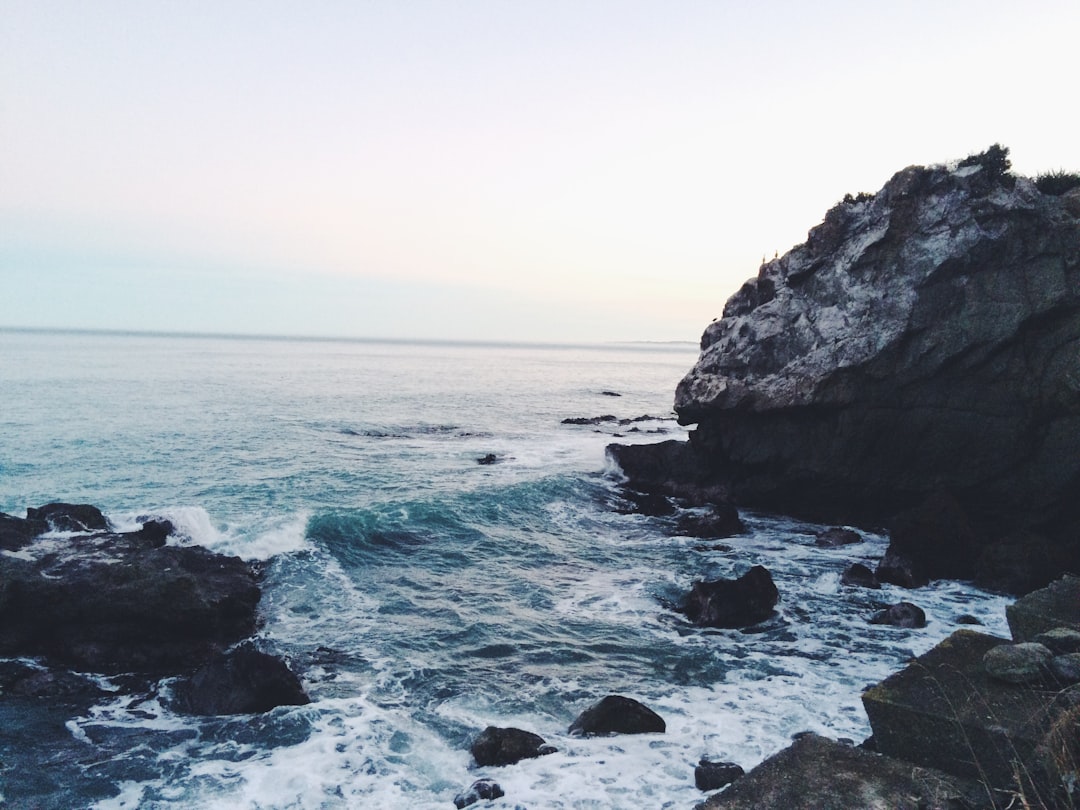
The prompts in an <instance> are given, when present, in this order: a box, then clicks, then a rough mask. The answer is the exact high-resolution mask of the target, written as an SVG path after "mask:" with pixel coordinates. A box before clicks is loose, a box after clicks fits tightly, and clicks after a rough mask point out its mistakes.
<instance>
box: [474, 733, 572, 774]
mask: <svg viewBox="0 0 1080 810" xmlns="http://www.w3.org/2000/svg"><path fill="white" fill-rule="evenodd" d="M469 752H470V753H471V754H472V755H473V759H474V760H476V764H477V765H480V766H484V765H513V764H514V763H515V762H520V761H521V760H523V759H535V758H536V757H540V756H544V755H546V754H553V753H555V748H553V747H552V746H550V745H548V744H547V743H546V741H545V740H544V738H543V737H541V736H540V735H539V734H533V733H532V732H531V731H523V730H522V729H520V728H498V727H497V726H488V727H487V728H485V729H484V730H483V731H481V732H480V734H479V735H478V736H477V738H476V739H475V740H473V744H472V745H471V746H470V747H469Z"/></svg>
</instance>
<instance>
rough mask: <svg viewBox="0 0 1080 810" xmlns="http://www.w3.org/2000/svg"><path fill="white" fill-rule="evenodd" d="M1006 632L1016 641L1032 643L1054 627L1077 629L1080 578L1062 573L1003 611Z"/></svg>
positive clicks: (1079, 609) (1079, 628)
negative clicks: (1007, 630)
mask: <svg viewBox="0 0 1080 810" xmlns="http://www.w3.org/2000/svg"><path fill="white" fill-rule="evenodd" d="M1005 617H1006V618H1007V619H1008V621H1009V631H1010V632H1011V633H1012V637H1013V638H1014V639H1016V640H1017V641H1034V640H1035V639H1036V637H1037V636H1038V635H1039V634H1040V633H1045V632H1047V631H1048V630H1053V629H1055V628H1058V627H1069V628H1073V629H1075V630H1080V577H1077V576H1073V575H1071V574H1066V575H1065V576H1064V577H1062V578H1061V579H1059V580H1057V581H1056V582H1052V583H1050V584H1049V585H1048V586H1047V587H1045V588H1042V589H1041V590H1038V591H1035V592H1033V593H1029V594H1028V595H1027V596H1025V597H1023V598H1022V599H1017V600H1016V601H1015V602H1013V603H1012V604H1011V605H1009V606H1008V607H1006V608H1005Z"/></svg>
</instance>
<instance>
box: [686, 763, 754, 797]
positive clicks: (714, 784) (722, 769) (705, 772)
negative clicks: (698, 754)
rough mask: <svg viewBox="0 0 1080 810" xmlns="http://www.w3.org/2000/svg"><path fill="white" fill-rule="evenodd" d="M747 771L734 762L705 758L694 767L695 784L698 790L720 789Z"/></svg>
mask: <svg viewBox="0 0 1080 810" xmlns="http://www.w3.org/2000/svg"><path fill="white" fill-rule="evenodd" d="M745 773H746V772H745V771H744V770H743V769H742V767H741V766H739V765H736V764H735V763H734V762H711V761H709V760H707V759H703V760H701V761H700V762H699V763H698V766H697V767H696V768H694V784H695V785H696V786H697V789H698V790H719V789H720V788H722V787H724V786H725V785H730V784H731V783H732V782H734V781H735V780H736V779H738V778H739V777H740V776H742V775H743V774H745Z"/></svg>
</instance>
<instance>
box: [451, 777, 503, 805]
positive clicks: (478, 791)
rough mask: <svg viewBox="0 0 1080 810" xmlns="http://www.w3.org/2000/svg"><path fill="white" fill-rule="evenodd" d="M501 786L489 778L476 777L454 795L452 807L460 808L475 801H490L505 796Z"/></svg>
mask: <svg viewBox="0 0 1080 810" xmlns="http://www.w3.org/2000/svg"><path fill="white" fill-rule="evenodd" d="M505 795H506V793H505V792H504V791H503V789H502V787H501V786H500V785H499V784H498V782H495V781H493V780H491V779H477V780H476V781H475V782H473V783H472V784H471V785H470V786H469V789H468V790H463V791H462V792H461V793H459V794H457V795H456V796H455V797H454V807H456V808H457V809H458V810H461V808H463V807H468V806H469V805H471V804H476V803H477V802H483V801H491V800H492V799H499V798H502V797H503V796H505Z"/></svg>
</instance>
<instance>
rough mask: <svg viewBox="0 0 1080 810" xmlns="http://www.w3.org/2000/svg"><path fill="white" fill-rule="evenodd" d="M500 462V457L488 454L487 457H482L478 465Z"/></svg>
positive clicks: (478, 460) (477, 461)
mask: <svg viewBox="0 0 1080 810" xmlns="http://www.w3.org/2000/svg"><path fill="white" fill-rule="evenodd" d="M498 460H499V457H498V456H497V455H495V454H494V453H488V454H487V455H486V456H481V457H480V458H478V459H477V460H476V463H477V464H494V463H496V462H497V461H498Z"/></svg>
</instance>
